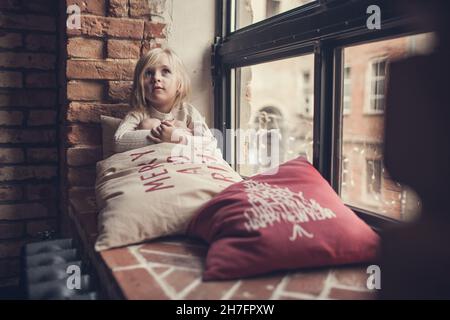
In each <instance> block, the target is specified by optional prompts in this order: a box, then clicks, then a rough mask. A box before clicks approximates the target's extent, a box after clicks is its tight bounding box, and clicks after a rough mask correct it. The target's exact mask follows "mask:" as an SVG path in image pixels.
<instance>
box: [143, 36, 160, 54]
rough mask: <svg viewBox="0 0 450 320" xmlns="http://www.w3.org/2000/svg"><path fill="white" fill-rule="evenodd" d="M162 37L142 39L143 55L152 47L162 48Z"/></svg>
mask: <svg viewBox="0 0 450 320" xmlns="http://www.w3.org/2000/svg"><path fill="white" fill-rule="evenodd" d="M161 46H162V39H146V40H144V41H142V48H141V55H144V54H146V53H147V52H149V51H150V50H151V49H154V48H161Z"/></svg>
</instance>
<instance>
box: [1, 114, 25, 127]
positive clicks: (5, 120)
mask: <svg viewBox="0 0 450 320" xmlns="http://www.w3.org/2000/svg"><path fill="white" fill-rule="evenodd" d="M22 120H23V113H22V112H20V111H0V125H4V126H20V125H22Z"/></svg>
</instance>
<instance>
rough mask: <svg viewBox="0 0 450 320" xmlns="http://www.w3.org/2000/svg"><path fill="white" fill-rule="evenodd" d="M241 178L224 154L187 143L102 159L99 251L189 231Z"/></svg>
mask: <svg viewBox="0 0 450 320" xmlns="http://www.w3.org/2000/svg"><path fill="white" fill-rule="evenodd" d="M241 180H242V179H241V177H240V176H239V174H238V173H236V172H235V171H234V170H233V169H232V168H231V167H230V166H229V165H228V164H227V163H226V162H225V160H223V159H222V157H221V156H220V153H219V154H218V153H216V152H206V151H204V150H200V149H194V148H192V147H191V146H187V145H182V144H173V143H159V144H155V145H150V146H146V147H143V148H139V149H134V150H130V151H126V152H121V153H116V154H114V155H112V156H111V157H109V158H108V159H105V160H103V161H100V162H98V163H97V180H96V187H95V191H96V199H97V205H98V208H99V209H100V214H99V223H98V227H99V236H98V238H97V241H96V244H95V249H96V250H97V251H102V250H105V249H109V248H114V247H119V246H125V245H129V244H132V243H138V242H142V241H144V240H150V239H154V238H157V237H160V236H166V235H175V234H184V233H185V230H186V228H187V225H188V223H189V221H190V219H191V218H192V217H193V215H194V214H195V213H196V212H197V211H198V209H200V207H201V206H202V205H203V204H205V203H206V202H208V201H209V200H210V199H211V198H213V197H214V196H215V195H217V194H218V193H219V192H221V191H222V190H223V189H225V188H227V187H228V186H230V185H231V184H234V183H235V182H239V181H241Z"/></svg>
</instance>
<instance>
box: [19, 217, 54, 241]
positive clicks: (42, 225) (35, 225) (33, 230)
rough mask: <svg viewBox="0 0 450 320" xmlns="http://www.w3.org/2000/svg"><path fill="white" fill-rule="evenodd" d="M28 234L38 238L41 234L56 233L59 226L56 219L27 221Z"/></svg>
mask: <svg viewBox="0 0 450 320" xmlns="http://www.w3.org/2000/svg"><path fill="white" fill-rule="evenodd" d="M26 224H27V227H26V234H27V236H29V237H37V236H39V233H40V232H44V231H51V230H53V231H56V229H57V224H56V220H55V219H48V220H39V221H27V223H26Z"/></svg>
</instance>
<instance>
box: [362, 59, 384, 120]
mask: <svg viewBox="0 0 450 320" xmlns="http://www.w3.org/2000/svg"><path fill="white" fill-rule="evenodd" d="M368 83H369V87H368V88H366V90H367V91H368V92H369V98H368V102H369V110H368V112H369V113H382V112H383V111H384V91H385V86H386V60H385V59H379V60H376V61H373V62H371V63H370V67H369V81H368Z"/></svg>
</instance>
